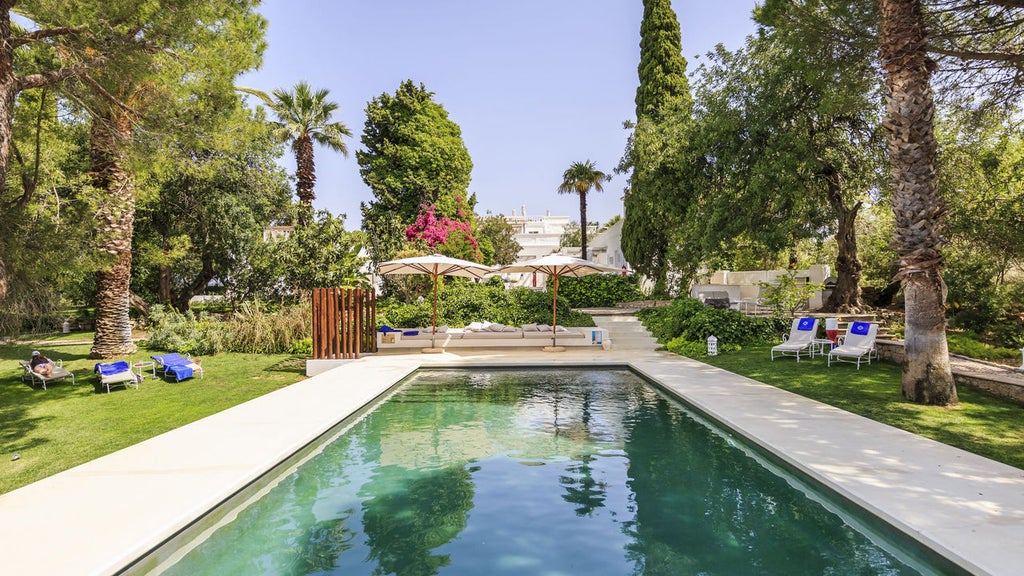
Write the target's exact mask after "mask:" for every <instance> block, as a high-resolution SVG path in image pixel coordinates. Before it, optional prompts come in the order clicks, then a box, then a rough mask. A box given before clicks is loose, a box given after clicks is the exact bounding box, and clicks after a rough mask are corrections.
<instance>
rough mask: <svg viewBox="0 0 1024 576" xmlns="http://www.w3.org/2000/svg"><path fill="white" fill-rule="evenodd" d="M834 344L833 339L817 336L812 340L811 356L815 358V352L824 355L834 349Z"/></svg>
mask: <svg viewBox="0 0 1024 576" xmlns="http://www.w3.org/2000/svg"><path fill="white" fill-rule="evenodd" d="M833 346H834V345H833V343H832V341H831V340H829V339H828V338H815V339H814V340H811V358H814V355H815V354H817V355H819V356H824V355H825V354H827V353H828V352H829V351H831V350H832V347H833Z"/></svg>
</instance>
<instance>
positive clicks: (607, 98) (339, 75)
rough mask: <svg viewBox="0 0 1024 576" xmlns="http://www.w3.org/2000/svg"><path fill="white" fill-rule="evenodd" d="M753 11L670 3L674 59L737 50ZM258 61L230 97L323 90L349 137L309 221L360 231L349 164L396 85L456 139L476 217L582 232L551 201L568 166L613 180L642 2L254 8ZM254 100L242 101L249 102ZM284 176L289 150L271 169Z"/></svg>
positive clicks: (574, 204)
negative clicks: (431, 104) (317, 214)
mask: <svg viewBox="0 0 1024 576" xmlns="http://www.w3.org/2000/svg"><path fill="white" fill-rule="evenodd" d="M755 3H756V1H755V0H719V1H717V2H706V1H700V0H690V1H684V0H674V1H673V3H672V6H673V8H674V10H675V11H676V15H677V17H678V18H679V23H680V27H681V29H682V45H683V55H684V56H685V57H686V59H687V63H688V70H689V71H690V72H691V73H692V72H693V71H694V70H695V69H696V68H697V66H698V64H699V63H700V60H699V59H697V58H696V56H697V55H703V54H705V53H706V52H708V51H710V50H712V49H713V48H714V46H715V45H716V44H718V43H722V44H723V45H725V47H726V48H729V49H735V48H738V47H740V46H741V45H742V43H743V39H744V37H745V36H746V35H748V34H752V33H753V32H754V28H755V25H754V23H753V22H752V21H751V19H750V13H751V10H752V9H753V7H754V5H755ZM260 13H261V14H263V16H264V17H265V18H266V19H267V20H268V22H269V29H268V33H267V41H268V47H267V50H266V52H265V53H264V57H263V66H262V68H261V69H260V70H258V71H256V72H253V73H249V74H247V75H245V76H243V77H242V78H241V79H240V80H239V81H238V83H239V84H240V85H243V86H248V87H253V88H259V89H261V90H264V91H266V92H270V91H271V90H273V89H275V88H288V89H290V88H292V87H293V86H294V85H295V84H296V83H298V82H299V81H303V80H304V81H306V82H309V83H310V84H311V85H312V86H313V87H314V88H326V89H328V90H329V91H330V96H329V98H330V99H331V100H333V101H335V102H337V103H338V104H340V105H341V108H340V111H339V112H337V113H336V114H335V116H334V119H335V120H340V121H342V122H344V123H345V124H346V125H347V126H348V127H349V129H351V131H352V133H353V136H352V138H351V139H349V141H348V148H349V156H348V158H345V157H343V156H341V155H340V154H337V153H335V152H333V151H330V150H328V149H325V148H320V147H317V149H316V150H315V154H316V156H315V159H316V171H317V183H316V196H317V198H316V200H315V201H314V207H316V208H318V209H323V208H326V209H328V210H330V211H331V212H332V213H334V214H346V215H347V216H348V218H347V220H346V228H348V229H350V230H351V229H355V228H358V227H359V225H360V214H359V203H360V202H369V201H370V200H372V199H373V194H372V193H371V192H370V189H369V188H368V187H367V186H366V185H365V184H364V183H363V181H362V179H361V178H360V177H359V166H358V164H357V163H356V160H355V151H356V150H357V149H359V148H360V146H361V144H360V141H359V139H360V136H361V134H362V132H363V126H364V123H365V121H366V117H365V114H364V111H365V108H366V104H367V102H369V101H370V100H371V99H372V98H374V97H376V96H379V95H380V94H382V93H384V92H388V93H394V91H395V90H396V89H397V88H398V85H399V84H400V83H401V82H402V81H403V80H406V79H412V80H413V81H414V82H416V83H417V84H419V83H423V84H424V85H425V86H426V88H427V90H429V91H431V92H434V100H435V101H437V102H439V103H440V104H442V105H443V106H444V108H445V109H446V110H447V111H448V116H449V118H450V119H451V120H453V121H454V122H455V123H457V124H458V125H459V126H460V127H461V128H462V137H463V139H464V141H465V143H466V147H467V149H468V150H469V155H470V157H471V158H472V160H473V173H472V181H471V182H470V192H475V193H476V195H477V200H478V203H477V212H478V213H480V214H486V213H487V212H488V211H490V212H491V213H494V214H499V213H500V214H505V215H506V216H507V215H509V214H510V213H511V211H512V210H513V209H514V210H516V213H517V214H519V211H520V206H521V205H524V204H525V205H526V213H527V215H528V216H539V215H542V214H544V213H545V211H546V210H550V211H551V213H552V214H554V215H563V216H565V215H567V216H570V217H571V218H572V219H573V220H578V219H579V200H578V198H576V197H575V196H570V195H560V194H558V193H557V192H556V189H557V188H558V185H559V184H560V183H561V176H562V172H564V171H565V169H566V168H568V167H569V165H570V164H571V163H572V162H574V161H582V160H587V159H589V160H593V161H594V162H595V163H596V164H597V167H598V168H599V169H601V170H603V171H604V172H606V173H609V174H611V173H612V170H613V168H614V167H615V165H616V164H617V163H618V161H619V158H620V157H621V156H622V152H623V149H624V147H625V143H626V136H627V131H626V130H624V129H623V127H622V122H623V121H624V120H632V119H633V116H634V103H633V98H634V96H635V93H636V86H637V84H638V82H639V80H638V77H637V64H638V63H639V58H640V45H639V43H640V20H641V17H642V16H643V3H642V2H641V0H520V1H518V2H488V1H486V0H433V1H424V0H380V1H374V2H366V1H365V0H333V1H332V0H264V2H263V5H262V6H261V7H260ZM252 100H254V99H252V98H250V101H252ZM281 164H282V166H284V167H285V169H286V170H287V171H288V173H289V174H294V170H295V162H294V157H293V156H292V153H291V150H290V149H289V150H288V153H287V154H286V157H285V158H283V159H282V161H281ZM625 183H626V179H625V177H624V176H622V175H615V176H614V177H613V179H612V181H611V182H608V183H607V184H605V188H604V192H603V193H591V194H590V195H589V196H588V220H591V221H600V222H606V221H607V220H609V219H610V218H612V217H613V216H614V215H616V214H621V213H622V200H621V197H622V190H623V188H624V187H625Z"/></svg>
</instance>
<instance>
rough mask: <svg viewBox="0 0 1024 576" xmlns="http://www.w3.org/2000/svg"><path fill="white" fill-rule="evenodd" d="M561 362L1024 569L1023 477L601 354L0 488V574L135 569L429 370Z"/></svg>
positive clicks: (339, 397)
mask: <svg viewBox="0 0 1024 576" xmlns="http://www.w3.org/2000/svg"><path fill="white" fill-rule="evenodd" d="M550 365H555V366H599V365H614V366H629V367H631V368H632V369H633V370H635V371H637V372H638V373H640V374H642V375H644V376H646V377H648V378H650V379H651V380H654V381H656V382H658V383H660V384H661V385H662V386H664V387H665V388H666V389H668V390H670V391H671V392H673V393H675V394H677V395H679V396H681V397H682V398H684V399H685V401H686V402H688V403H690V404H692V405H693V406H695V407H697V408H698V409H699V410H701V411H703V412H704V413H706V414H708V415H710V416H711V417H713V418H714V419H716V420H718V421H720V422H722V423H723V424H724V425H726V426H727V427H729V428H732V429H733V430H735V431H737V432H739V433H741V434H743V435H745V436H747V437H748V438H750V439H751V440H753V441H754V442H756V443H757V444H759V445H761V446H762V447H764V448H766V449H768V450H769V451H771V452H772V453H773V454H774V455H775V456H776V457H777V458H779V459H782V460H784V461H785V462H788V463H789V464H790V465H792V466H794V467H795V468H797V469H799V470H802V471H803V472H805V473H807V474H809V475H811V476H812V477H814V478H815V479H817V480H818V481H819V482H821V483H822V484H824V485H826V486H828V487H830V488H832V489H834V490H835V491H837V492H839V493H841V494H843V495H844V496H845V497H847V498H848V499H850V500H851V501H853V502H855V503H857V504H859V505H860V506H862V507H863V508H865V509H867V510H869V511H871V512H873V513H875V514H876V515H878V516H880V517H881V518H883V519H885V520H886V521H888V522H889V523H890V524H892V525H894V526H896V527H898V528H899V529H901V530H902V531H904V532H906V533H908V534H911V535H913V536H915V537H916V538H917V539H918V540H920V541H921V542H923V543H925V544H927V545H928V546H929V547H931V548H933V549H935V550H937V551H939V552H940V553H941V554H943V555H944V556H946V557H948V558H951V559H953V560H954V561H955V562H956V563H957V564H959V565H960V566H962V567H963V568H964V569H966V570H967V571H969V572H971V573H975V574H993V575H1007V576H1009V575H1012V574H1021V573H1022V571H1024V568H1022V567H1024V471H1022V470H1019V469H1017V468H1013V467H1010V466H1006V465H1003V464H999V463H997V462H993V461H991V460H987V459H985V458H982V457H979V456H975V455H973V454H970V453H967V452H964V451H962V450H958V449H956V448H951V447H949V446H945V445H943V444H939V443H937V442H934V441H932V440H928V439H925V438H921V437H918V436H915V435H913V434H909V433H906V432H903V431H900V430H897V429H895V428H891V427H889V426H886V425H883V424H879V423H877V422H873V421H871V420H868V419H866V418H862V417H860V416H856V415H853V414H849V413H846V412H843V411H842V410H838V409H836V408H832V407H830V406H827V405H824V404H821V403H818V402H815V401H813V400H808V399H806V398H803V397H801V396H797V395H795V394H791V393H789V392H786V391H783V390H779V389H777V388H774V387H771V386H768V385H765V384H761V383H758V382H755V381H753V380H749V379H747V378H744V377H741V376H737V375H735V374H731V373H728V372H725V371H722V370H720V369H717V368H714V367H711V366H708V365H706V364H702V363H700V362H696V361H693V360H689V359H686V358H682V357H679V356H675V355H670V354H667V353H663V352H654V351H638V350H591V349H582V350H572V349H569V350H566V351H565V352H559V353H550V352H540V351H531V350H516V351H502V350H490V351H482V350H460V351H459V352H458V353H451V352H448V353H443V354H419V353H412V354H394V355H383V354H380V355H373V356H367V357H364V358H362V359H360V360H354V361H350V362H347V363H345V364H344V365H342V366H340V367H338V368H335V369H332V370H330V371H327V372H325V373H323V374H320V375H317V376H314V377H311V378H309V379H307V380H304V381H301V382H298V383H296V384H293V385H291V386H289V387H287V388H284V389H281V390H278V391H276V392H273V393H271V394H268V395H266V396H262V397H260V398H256V399H254V400H252V401H250V402H247V403H245V404H242V405H239V406H236V407H234V408H231V409H228V410H225V411H223V412H220V413H218V414H215V415H213V416H210V417H207V418H205V419H203V420H200V421H198V422H195V423H193V424H189V425H187V426H184V427H182V428H179V429H177V430H173V431H171V432H168V433H166V434H163V435H161V436H158V437H156V438H152V439H150V440H147V441H145V442H142V443H140V444H137V445H135V446H131V447H129V448H126V449H124V450H120V451H118V452H116V453H114V454H110V455H108V456H105V457H103V458H99V459H97V460H94V461H92V462H88V463H86V464H83V465H81V466H78V467H76V468H73V469H71V470H68V471H66V472H62V473H60V474H57V475H54V476H51V477H49V478H46V479H44V480H41V481H39V482H36V483H34V484H31V485H29V486H26V487H24V488H21V489H18V490H15V491H13V492H10V493H8V494H4V495H0V571H2V572H3V573H4V574H12V575H13V574H17V575H19V576H28V575H36V574H38V575H47V576H50V575H55V574H62V575H63V574H88V575H107V574H118V573H121V572H122V571H123V570H124V569H125V568H126V567H127V566H128V565H130V564H131V563H132V562H133V561H135V560H136V559H137V558H139V557H141V556H142V555H144V554H146V553H147V552H149V551H150V550H152V549H153V548H155V547H156V546H158V545H159V544H161V543H162V542H164V541H165V540H166V539H167V538H168V537H170V536H171V535H173V534H175V533H177V532H179V531H180V530H182V529H184V528H186V527H187V526H189V525H190V524H191V523H192V522H193V521H194V519H196V518H197V517H199V516H200V515H202V514H203V513H204V512H206V511H207V510H209V509H211V508H212V507H214V506H216V505H217V504H218V503H220V502H223V501H224V500H226V499H227V498H229V497H230V496H232V495H233V494H235V493H237V492H238V491H240V490H242V489H243V488H244V487H246V486H248V485H250V484H251V483H252V482H253V481H254V480H256V479H257V478H258V477H259V476H260V475H261V473H262V472H263V471H265V470H267V469H269V468H271V467H272V466H273V465H275V464H277V463H278V462H281V461H282V460H283V459H285V458H286V457H288V456H290V455H292V454H294V453H296V452H297V451H299V450H301V449H302V448H303V447H304V446H306V445H307V444H308V443H309V442H310V441H311V440H312V439H314V438H316V437H318V436H320V435H321V434H323V433H324V432H326V431H328V430H330V429H331V428H332V427H333V426H335V425H336V424H337V423H338V422H339V421H341V420H342V419H344V418H345V417H346V416H347V415H349V414H352V413H355V412H357V411H359V409H360V408H361V407H363V406H364V405H366V404H367V403H369V402H372V401H373V400H374V399H375V398H377V397H378V396H380V395H381V394H384V393H385V392H387V391H388V390H389V389H390V388H391V387H392V386H393V385H394V384H395V383H396V382H398V381H400V380H401V379H402V378H404V377H405V376H407V375H409V374H410V373H412V372H413V371H415V370H416V369H418V368H421V367H440V366H449V367H486V366H513V367H526V366H550ZM195 385H199V386H201V385H202V383H201V382H196V383H195Z"/></svg>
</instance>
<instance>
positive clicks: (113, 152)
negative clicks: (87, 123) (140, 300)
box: [89, 112, 136, 358]
mask: <svg viewBox="0 0 1024 576" xmlns="http://www.w3.org/2000/svg"><path fill="white" fill-rule="evenodd" d="M114 116H115V117H114V118H113V119H106V118H94V119H93V125H92V131H91V133H90V137H89V151H90V155H91V157H92V173H93V183H94V185H95V186H96V187H97V188H99V189H101V190H105V191H106V194H105V195H104V197H103V198H102V200H101V201H100V204H99V208H98V209H97V211H96V223H97V231H96V232H97V243H98V249H99V251H100V252H101V253H103V254H105V255H107V256H109V257H110V258H111V259H112V262H111V264H110V265H109V267H106V268H104V269H101V270H100V271H98V272H97V273H96V288H97V292H96V336H95V338H94V340H93V345H92V350H90V351H89V357H91V358H114V357H122V356H126V355H128V354H133V353H135V351H136V346H135V343H134V342H132V323H131V318H130V317H129V314H128V311H129V309H130V302H131V289H130V283H131V277H132V234H133V231H134V225H135V176H134V174H132V172H131V171H130V170H129V168H128V159H127V157H126V154H125V152H124V147H125V145H126V143H127V142H128V140H129V139H130V138H131V124H130V121H129V119H128V118H126V117H124V115H123V114H120V113H116V112H115V113H114Z"/></svg>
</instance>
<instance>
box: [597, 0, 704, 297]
mask: <svg viewBox="0 0 1024 576" xmlns="http://www.w3.org/2000/svg"><path fill="white" fill-rule="evenodd" d="M637 74H638V77H639V80H640V83H639V85H638V86H637V91H636V98H635V103H636V123H635V125H633V127H634V128H635V129H634V131H633V133H632V135H631V136H630V139H629V141H628V143H627V144H626V153H625V155H624V156H623V158H622V160H621V161H620V162H619V166H618V167H617V168H616V170H617V171H619V172H629V171H632V172H631V175H630V181H629V189H627V190H626V196H625V218H624V221H623V224H622V251H623V254H624V255H625V256H626V259H627V260H628V261H629V263H630V265H632V267H633V269H634V270H636V271H638V272H640V273H641V274H645V275H647V276H650V277H653V278H654V279H655V281H656V283H655V292H656V293H665V291H666V290H667V284H666V273H667V270H668V246H669V238H668V234H667V230H669V229H670V228H671V226H672V223H673V220H672V219H671V215H670V213H668V212H667V211H665V210H664V209H663V206H664V199H665V198H666V196H667V195H671V194H672V191H673V189H674V187H675V185H676V184H677V183H678V182H679V178H678V177H679V174H678V173H677V172H676V171H675V170H674V167H673V166H672V165H671V164H670V162H668V161H666V158H667V157H669V156H671V153H670V152H669V150H668V148H671V147H672V146H674V145H676V143H677V142H676V141H675V140H674V139H673V138H672V137H679V136H681V132H680V130H679V128H680V124H679V123H680V122H685V114H687V113H688V111H689V109H690V107H691V105H692V100H691V97H690V86H689V81H688V80H687V78H686V59H684V58H683V55H682V39H681V36H680V32H679V20H678V19H677V18H676V14H675V12H674V11H673V10H672V3H671V2H670V0H644V16H643V20H642V21H641V23H640V64H639V66H638V67H637ZM669 133H671V136H672V137H666V136H667V135H668V134H669Z"/></svg>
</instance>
